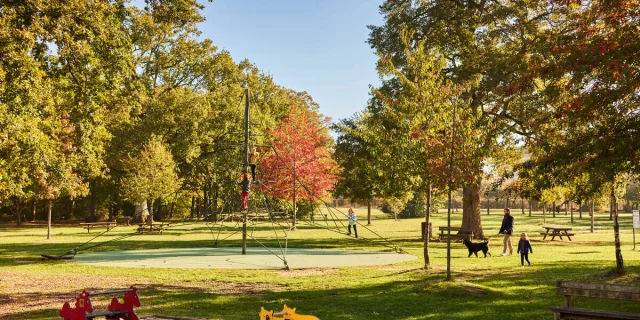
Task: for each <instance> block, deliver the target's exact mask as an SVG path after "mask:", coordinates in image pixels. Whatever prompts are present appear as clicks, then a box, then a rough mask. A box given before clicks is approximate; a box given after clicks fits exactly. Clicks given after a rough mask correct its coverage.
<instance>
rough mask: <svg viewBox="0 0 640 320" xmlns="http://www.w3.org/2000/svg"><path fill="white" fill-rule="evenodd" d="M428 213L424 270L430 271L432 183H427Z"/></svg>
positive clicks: (426, 218)
mask: <svg viewBox="0 0 640 320" xmlns="http://www.w3.org/2000/svg"><path fill="white" fill-rule="evenodd" d="M426 209H427V212H425V222H426V225H425V231H424V233H425V234H424V235H423V237H424V268H425V269H429V266H431V260H430V259H429V238H431V230H429V229H431V228H429V224H430V223H431V222H430V220H431V218H430V217H429V216H430V215H431V183H427V208H426Z"/></svg>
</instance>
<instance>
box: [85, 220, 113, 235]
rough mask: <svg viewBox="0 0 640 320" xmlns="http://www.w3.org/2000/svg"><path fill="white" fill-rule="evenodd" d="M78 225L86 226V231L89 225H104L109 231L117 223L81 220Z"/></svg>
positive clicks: (88, 229) (89, 228)
mask: <svg viewBox="0 0 640 320" xmlns="http://www.w3.org/2000/svg"><path fill="white" fill-rule="evenodd" d="M80 225H81V226H83V228H87V233H90V230H91V227H106V228H107V231H109V230H111V229H112V228H114V227H115V226H116V225H118V224H117V223H116V222H82V223H80Z"/></svg>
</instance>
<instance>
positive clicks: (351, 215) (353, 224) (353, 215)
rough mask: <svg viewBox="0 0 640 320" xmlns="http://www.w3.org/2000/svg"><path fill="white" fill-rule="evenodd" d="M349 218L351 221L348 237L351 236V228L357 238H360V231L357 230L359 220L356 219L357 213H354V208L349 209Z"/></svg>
mask: <svg viewBox="0 0 640 320" xmlns="http://www.w3.org/2000/svg"><path fill="white" fill-rule="evenodd" d="M347 218H348V219H349V233H347V235H349V236H350V235H351V227H353V232H354V233H355V234H356V238H357V237H358V229H356V221H357V220H358V218H357V217H356V213H355V212H353V209H352V208H349V214H347Z"/></svg>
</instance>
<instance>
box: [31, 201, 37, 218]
mask: <svg viewBox="0 0 640 320" xmlns="http://www.w3.org/2000/svg"><path fill="white" fill-rule="evenodd" d="M31 222H36V200H33V221H31Z"/></svg>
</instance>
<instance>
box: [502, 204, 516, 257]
mask: <svg viewBox="0 0 640 320" xmlns="http://www.w3.org/2000/svg"><path fill="white" fill-rule="evenodd" d="M499 233H502V234H504V238H503V239H502V242H503V243H504V249H502V254H501V255H502V256H510V255H512V254H513V247H512V246H511V235H512V234H513V216H511V209H509V208H504V218H503V219H502V226H500V232H499ZM507 247H509V253H507Z"/></svg>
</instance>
